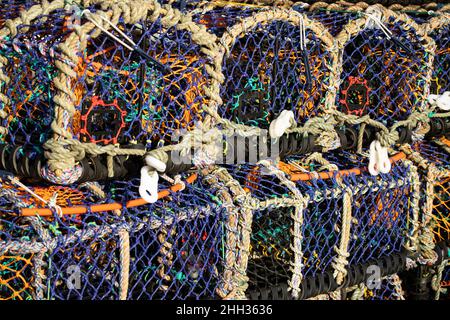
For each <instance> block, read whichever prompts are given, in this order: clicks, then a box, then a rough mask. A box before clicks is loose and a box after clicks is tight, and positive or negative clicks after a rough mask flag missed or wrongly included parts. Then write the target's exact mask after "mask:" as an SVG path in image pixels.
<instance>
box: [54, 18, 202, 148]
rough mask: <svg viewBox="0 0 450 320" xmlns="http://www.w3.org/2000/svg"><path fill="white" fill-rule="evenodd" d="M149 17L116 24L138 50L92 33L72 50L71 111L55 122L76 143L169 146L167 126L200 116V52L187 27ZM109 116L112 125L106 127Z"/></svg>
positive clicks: (190, 121)
mask: <svg viewBox="0 0 450 320" xmlns="http://www.w3.org/2000/svg"><path fill="white" fill-rule="evenodd" d="M160 18H163V17H160ZM153 19H154V20H155V21H151V20H143V21H139V23H136V24H131V25H129V24H125V23H124V21H123V20H122V19H120V20H119V22H118V23H117V26H118V28H120V29H123V32H124V33H125V34H126V35H127V37H129V38H131V39H132V40H133V41H134V42H135V43H136V44H137V45H138V46H139V47H140V48H141V49H142V50H143V52H144V53H143V54H138V53H137V52H136V50H134V51H130V50H129V49H128V48H127V47H125V46H122V45H121V44H120V43H118V42H117V41H115V40H114V39H112V38H111V37H110V36H109V35H108V34H106V33H105V32H95V33H94V35H93V36H92V37H90V39H89V41H88V43H87V46H86V49H85V50H83V51H80V52H79V53H78V54H80V55H81V56H80V58H79V64H78V65H77V68H76V71H77V76H76V77H75V78H74V79H73V86H72V88H73V89H74V91H75V100H74V101H73V103H74V106H75V110H76V111H75V113H74V114H73V115H69V116H70V117H69V118H68V119H67V121H62V122H60V123H59V125H60V126H61V127H62V128H64V129H67V130H69V131H71V132H73V134H74V136H75V137H76V138H77V139H79V140H80V141H82V142H85V143H96V144H99V145H108V144H116V143H119V144H120V145H123V146H125V145H127V144H130V143H131V142H133V143H135V142H138V143H141V144H143V145H144V146H146V147H148V148H155V147H156V146H158V143H159V144H160V145H161V144H164V143H170V142H171V141H172V138H173V137H172V135H173V134H174V133H175V130H177V129H191V128H193V127H194V124H195V122H196V121H199V120H201V119H202V117H201V115H200V113H201V105H202V104H206V103H207V102H208V101H207V95H205V92H204V91H203V88H204V87H205V86H206V85H207V84H208V78H209V76H208V74H207V72H206V68H205V65H206V64H207V62H208V61H207V57H206V56H205V55H204V54H203V53H202V52H201V49H202V47H201V46H200V45H199V44H197V43H195V42H194V41H193V40H192V38H191V33H190V32H189V31H188V30H184V29H182V28H181V27H180V26H178V25H174V26H170V27H167V26H164V25H162V24H161V22H160V19H157V18H153ZM86 23H88V22H86ZM97 31H98V30H97ZM111 32H112V33H114V32H115V31H114V30H111ZM105 109H106V110H107V111H108V112H104V111H105ZM110 120H112V121H113V124H114V126H112V128H110V129H109V127H110V126H109V123H110ZM107 124H108V125H107Z"/></svg>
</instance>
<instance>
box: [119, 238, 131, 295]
mask: <svg viewBox="0 0 450 320" xmlns="http://www.w3.org/2000/svg"><path fill="white" fill-rule="evenodd" d="M119 247H120V278H119V282H120V283H119V299H120V300H127V296H128V285H129V282H130V281H129V279H130V233H129V232H128V231H127V230H125V229H121V230H120V231H119Z"/></svg>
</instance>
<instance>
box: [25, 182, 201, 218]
mask: <svg viewBox="0 0 450 320" xmlns="http://www.w3.org/2000/svg"><path fill="white" fill-rule="evenodd" d="M195 180H197V174H193V175H191V176H189V177H188V178H187V179H186V181H185V182H186V183H187V184H192V183H193V182H194V181H195ZM181 188H182V185H181V184H175V185H173V186H172V187H170V188H169V189H165V190H162V191H160V192H159V193H158V199H162V198H165V197H167V196H168V195H169V194H170V192H179V191H180V190H181ZM146 204H148V202H147V201H145V200H144V199H142V198H139V199H133V200H130V201H128V202H127V204H126V205H125V207H126V208H135V207H139V206H143V205H146ZM122 208H123V206H122V204H120V203H117V202H114V203H106V204H96V205H92V206H90V207H86V206H75V207H64V208H62V214H63V215H78V214H85V213H87V212H88V211H90V212H106V211H114V210H120V209H122ZM21 215H22V216H25V217H29V216H41V217H48V216H52V215H53V211H52V210H51V209H49V208H40V209H39V208H26V209H22V210H21Z"/></svg>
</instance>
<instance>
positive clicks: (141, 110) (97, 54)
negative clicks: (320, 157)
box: [2, 2, 212, 184]
mask: <svg viewBox="0 0 450 320" xmlns="http://www.w3.org/2000/svg"><path fill="white" fill-rule="evenodd" d="M108 5H112V4H108ZM108 5H105V6H103V7H102V8H103V9H104V11H101V12H100V11H98V12H97V11H96V10H95V7H87V9H88V10H89V12H86V11H84V14H83V15H82V16H80V15H78V16H77V15H74V16H75V18H73V19H72V17H71V18H70V19H69V17H68V16H67V15H66V13H65V12H63V11H61V12H60V13H59V14H58V11H56V13H53V12H52V13H50V14H49V15H48V17H46V18H47V19H44V18H42V19H41V20H36V21H37V22H36V23H35V25H34V26H33V27H32V28H29V29H28V30H27V31H26V32H25V31H24V32H22V33H21V32H19V33H18V35H17V36H16V37H15V38H14V39H10V40H9V41H10V43H12V44H13V45H11V46H7V47H6V48H5V49H4V50H6V51H7V54H5V55H6V56H8V57H9V59H8V61H9V63H8V64H7V65H5V66H4V72H6V73H7V74H8V76H9V78H10V79H11V80H10V83H11V84H13V85H6V84H3V85H2V90H3V92H4V93H5V95H6V96H7V97H8V99H9V100H10V101H11V103H8V104H5V103H3V104H2V109H3V110H4V111H5V112H6V113H7V117H6V118H5V119H4V121H3V127H5V128H6V127H8V128H9V129H8V133H7V134H6V135H3V136H2V138H3V139H4V142H5V143H6V144H7V146H8V149H7V150H3V152H2V158H3V159H2V160H3V164H4V165H3V167H4V168H3V169H6V170H8V171H11V172H13V173H15V174H17V175H19V176H23V177H33V178H44V179H45V180H48V181H50V182H52V183H58V184H70V183H73V182H81V181H80V180H79V179H78V180H77V178H76V177H78V178H79V177H80V172H81V171H83V170H84V173H85V176H90V178H88V179H91V180H92V179H94V180H102V179H106V178H114V177H115V178H118V177H120V178H123V177H124V176H125V175H126V174H132V175H133V174H134V173H135V172H133V173H131V172H128V171H129V170H128V169H126V168H123V167H121V166H120V165H119V168H115V169H114V170H113V171H114V174H111V172H109V173H106V172H105V170H103V169H100V171H99V170H97V173H95V174H86V173H87V171H86V170H85V169H86V168H87V167H90V168H92V167H95V168H101V167H103V168H106V164H107V159H106V156H103V155H104V154H105V153H108V154H109V155H111V153H112V154H113V156H114V155H116V154H120V155H122V154H126V155H130V154H131V155H136V153H138V154H140V155H143V154H144V153H145V149H146V148H147V150H152V149H156V148H159V147H161V146H163V145H165V144H172V143H177V142H179V140H180V138H179V137H180V132H179V130H189V129H192V128H193V127H194V125H195V123H196V122H197V121H200V120H203V116H202V115H201V111H202V106H203V105H206V104H208V101H209V98H208V97H209V95H208V94H207V93H205V91H204V90H203V89H204V88H205V86H207V85H208V84H209V83H208V81H209V80H208V79H209V75H208V74H207V71H206V69H207V65H208V63H209V62H210V59H209V58H208V57H207V56H206V55H205V54H204V53H202V52H203V51H204V47H202V46H201V45H200V44H198V43H197V42H195V41H194V40H193V39H192V37H191V33H190V31H188V27H187V26H186V25H187V24H181V23H179V24H178V23H177V22H176V21H172V20H171V19H163V17H164V14H166V13H167V10H165V9H162V10H161V11H160V12H161V15H160V16H156V15H153V14H152V13H153V11H152V10H153V9H152V8H153V7H152V6H154V3H153V2H145V3H144V4H143V9H142V12H141V13H140V16H141V17H142V18H141V19H139V20H137V18H136V17H133V19H136V21H131V20H130V19H128V18H129V17H128V16H126V14H125V13H123V14H122V13H121V14H120V16H119V17H117V16H113V14H112V11H108V10H107V9H108ZM147 14H148V15H149V18H148V19H147ZM150 17H151V19H150ZM152 19H153V20H152ZM41 21H42V22H41ZM100 23H101V24H102V25H105V26H107V27H105V28H106V30H109V31H107V32H106V31H102V30H101V29H100V28H98V26H99V25H100ZM111 24H112V25H113V26H114V27H115V28H114V27H112V26H111ZM188 25H190V26H191V27H192V25H193V23H190V24H189V23H188ZM21 28H22V29H23V28H24V27H21ZM80 28H81V29H80ZM102 28H103V29H105V28H104V27H102ZM74 29H77V30H83V31H82V32H84V34H83V35H81V34H79V33H77V32H75V31H73V30H74ZM19 30H21V29H19ZM79 37H81V38H79ZM197 39H204V37H197ZM127 41H128V42H127ZM130 41H131V42H130ZM198 41H201V40H198ZM205 41H206V40H205ZM130 43H133V44H130ZM209 43H211V41H210V42H209ZM127 44H129V45H127ZM211 46H212V45H211ZM16 51H17V52H16ZM5 70H6V71H5ZM22 120H23V121H22ZM88 145H89V146H88ZM5 148H6V147H4V148H3V149H5ZM82 149H83V150H85V151H81V153H80V150H82ZM119 149H120V150H119ZM123 149H127V150H123ZM130 149H132V150H131V151H130ZM44 150H45V157H44ZM93 150H95V151H93ZM62 154H64V155H62ZM93 158H95V159H93ZM118 158H119V157H115V160H116V161H113V163H114V162H116V164H114V165H115V166H116V167H117V161H119V162H121V160H120V159H119V160H117V159H118ZM5 159H8V160H5ZM9 159H14V161H9ZM37 159H39V161H38V160H37ZM46 160H49V161H48V164H49V165H50V167H48V166H47V165H46V164H47V161H46ZM63 160H64V161H63ZM33 161H34V162H33ZM8 162H9V163H11V165H7V164H6V163H8ZM32 162H33V163H32ZM38 162H39V164H38ZM62 162H64V163H62ZM94 162H95V163H94ZM135 162H136V161H135ZM12 163H14V165H12ZM30 167H31V168H30ZM33 169H34V170H33ZM41 169H42V171H40V172H36V170H41ZM55 171H57V174H56V175H55V174H54V173H55ZM94 171H95V170H94ZM84 180H86V179H84Z"/></svg>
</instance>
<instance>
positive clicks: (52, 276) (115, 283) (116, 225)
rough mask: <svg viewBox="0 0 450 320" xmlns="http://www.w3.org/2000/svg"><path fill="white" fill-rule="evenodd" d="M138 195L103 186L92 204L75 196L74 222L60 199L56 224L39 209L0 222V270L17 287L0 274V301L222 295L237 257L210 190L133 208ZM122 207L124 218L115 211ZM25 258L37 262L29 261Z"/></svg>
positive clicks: (189, 188) (124, 187)
mask: <svg viewBox="0 0 450 320" xmlns="http://www.w3.org/2000/svg"><path fill="white" fill-rule="evenodd" d="M189 181H190V180H189ZM138 186H139V181H136V180H132V181H130V182H111V185H109V186H108V187H109V188H110V189H109V190H114V191H112V192H111V193H110V194H108V195H107V196H106V197H104V198H102V199H100V200H97V201H95V200H92V202H91V204H89V203H88V199H90V198H91V199H92V198H96V196H95V195H94V194H91V193H89V192H87V191H84V190H83V197H82V198H81V201H82V202H81V203H80V204H79V205H75V206H74V207H71V209H72V210H75V211H76V212H79V211H77V210H78V209H80V208H83V209H84V210H82V211H81V212H82V213H79V214H66V213H67V212H66V211H65V209H66V208H65V207H63V204H64V203H63V202H64V201H67V199H66V200H65V199H64V197H63V196H61V199H60V202H58V203H59V204H60V205H61V208H63V211H62V212H59V211H58V212H59V213H60V214H61V215H60V214H59V213H57V212H54V211H53V212H52V211H50V213H49V212H48V210H44V211H42V210H39V208H35V209H31V210H29V211H28V212H27V211H23V210H20V209H17V213H16V214H13V213H12V212H9V213H6V212H5V213H3V214H2V222H4V223H3V224H2V225H4V226H5V228H4V230H2V231H1V232H2V233H1V235H2V239H1V242H0V244H1V247H0V248H1V249H2V251H0V252H2V261H3V262H2V270H3V269H5V272H6V273H5V277H8V272H9V273H11V274H13V276H14V277H17V279H12V276H11V275H10V274H9V276H10V277H11V279H10V278H3V273H2V274H1V275H2V277H0V279H2V282H1V284H2V290H1V292H2V298H10V296H12V295H13V294H12V293H11V292H10V291H11V290H15V292H17V293H16V296H15V297H16V298H19V297H22V298H26V297H28V296H27V295H30V293H29V292H30V291H31V293H32V294H33V298H38V299H102V300H103V299H105V300H109V299H212V298H214V299H218V298H223V297H225V296H226V295H227V294H229V293H230V292H231V290H232V289H233V285H234V283H235V282H234V278H233V277H234V271H233V266H234V262H233V261H234V259H235V257H236V255H237V248H236V246H235V244H234V243H233V242H230V239H231V238H237V235H231V233H233V232H237V231H236V230H237V229H236V227H235V226H232V225H230V223H232V221H231V222H230V221H229V217H232V216H233V214H228V213H227V211H226V209H225V206H223V205H222V198H221V195H220V194H219V193H217V192H216V189H214V188H213V187H211V186H210V185H209V184H207V183H205V182H202V181H200V180H199V181H196V182H193V183H192V184H189V183H188V182H186V189H184V190H183V191H179V192H175V191H166V193H165V194H166V197H164V198H162V199H160V200H159V201H158V202H156V203H154V204H152V205H149V204H147V205H144V204H141V205H139V204H138V205H137V206H135V205H136V201H139V200H135V201H134V204H133V201H131V202H127V200H128V199H138V198H139V196H138ZM37 192H39V191H37ZM71 192H72V195H71V196H70V197H69V196H68V197H67V198H73V199H74V200H76V199H77V197H76V196H75V194H76V191H75V190H71ZM77 192H81V191H77ZM60 193H61V191H60ZM66 193H67V194H68V193H69V192H68V190H66ZM42 197H43V198H45V197H46V195H45V194H42ZM92 203H94V205H93V204H92ZM100 203H101V204H100ZM25 204H26V203H25ZM25 204H24V206H25ZM125 205H128V207H129V208H125V207H124V208H122V209H114V208H120V207H121V206H125ZM30 206H31V205H28V206H27V207H30ZM101 210H103V211H101ZM108 210H110V211H108ZM72 212H73V211H72ZM24 215H27V217H25V216H24ZM17 248H18V249H17ZM45 248H47V249H45ZM3 249H4V250H6V251H5V253H4V254H3ZM13 249H14V250H13ZM42 250H44V251H42ZM12 254H14V256H15V258H16V260H17V261H16V262H14V263H12V262H10V256H11V255H12ZM18 254H20V256H18ZM33 254H34V255H35V256H36V255H37V254H39V258H34V259H32V258H33ZM30 261H31V262H30ZM30 263H31V265H30ZM24 265H25V267H28V268H31V270H32V272H31V271H27V270H25V267H24ZM12 268H16V269H15V271H14V272H13V271H12ZM19 268H20V269H19ZM16 271H17V272H16ZM36 274H37V275H39V277H36ZM4 282H5V284H3V283H4ZM27 283H28V284H27ZM19 286H22V287H21V289H20V288H19ZM36 288H38V289H39V290H36ZM8 290H9V291H8ZM36 291H39V292H36ZM3 295H4V296H3Z"/></svg>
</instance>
